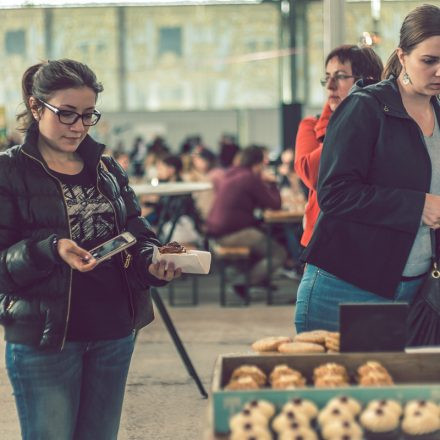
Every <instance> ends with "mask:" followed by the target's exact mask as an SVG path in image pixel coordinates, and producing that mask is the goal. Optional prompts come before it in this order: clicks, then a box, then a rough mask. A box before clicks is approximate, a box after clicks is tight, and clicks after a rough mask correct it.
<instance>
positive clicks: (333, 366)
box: [313, 362, 348, 380]
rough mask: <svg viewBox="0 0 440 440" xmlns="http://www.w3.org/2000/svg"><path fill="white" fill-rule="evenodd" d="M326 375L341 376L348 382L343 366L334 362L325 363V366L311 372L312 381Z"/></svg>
mask: <svg viewBox="0 0 440 440" xmlns="http://www.w3.org/2000/svg"><path fill="white" fill-rule="evenodd" d="M327 374H334V375H339V376H343V377H346V378H347V380H348V373H347V369H346V368H345V367H344V366H343V365H341V364H337V363H336V362H327V363H326V364H322V365H320V366H319V367H316V368H315V369H314V370H313V378H314V379H316V378H318V377H322V376H326V375H327Z"/></svg>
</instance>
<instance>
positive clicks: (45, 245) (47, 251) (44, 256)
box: [32, 234, 63, 268]
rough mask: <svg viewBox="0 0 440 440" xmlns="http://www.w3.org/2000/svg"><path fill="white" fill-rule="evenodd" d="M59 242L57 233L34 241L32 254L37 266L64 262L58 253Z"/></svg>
mask: <svg viewBox="0 0 440 440" xmlns="http://www.w3.org/2000/svg"><path fill="white" fill-rule="evenodd" d="M57 243H58V236H57V235H56V234H52V235H50V236H49V237H48V238H46V239H44V240H40V241H38V242H35V243H34V245H33V246H32V254H33V260H34V261H35V265H36V266H37V267H41V268H43V267H47V266H48V265H49V266H51V265H54V264H61V263H62V262H63V260H62V259H61V257H60V255H59V254H58V249H57Z"/></svg>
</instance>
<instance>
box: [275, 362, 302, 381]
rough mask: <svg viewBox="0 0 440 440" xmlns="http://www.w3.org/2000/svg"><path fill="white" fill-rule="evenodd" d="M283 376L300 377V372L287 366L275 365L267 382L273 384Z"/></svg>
mask: <svg viewBox="0 0 440 440" xmlns="http://www.w3.org/2000/svg"><path fill="white" fill-rule="evenodd" d="M284 375H297V376H298V377H302V374H301V372H299V371H298V370H294V369H293V368H290V367H289V366H288V365H287V364H279V365H276V366H275V367H274V368H273V370H272V371H271V372H270V374H269V382H273V381H274V380H276V379H277V378H278V377H280V376H284Z"/></svg>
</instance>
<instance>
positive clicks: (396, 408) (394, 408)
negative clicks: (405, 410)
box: [366, 399, 402, 417]
mask: <svg viewBox="0 0 440 440" xmlns="http://www.w3.org/2000/svg"><path fill="white" fill-rule="evenodd" d="M377 408H381V409H383V410H384V411H391V412H393V413H394V414H396V416H397V417H400V416H401V415H402V405H401V404H400V403H399V402H398V401H397V400H393V399H375V400H371V401H370V402H369V403H368V405H367V408H366V409H371V410H375V409H377Z"/></svg>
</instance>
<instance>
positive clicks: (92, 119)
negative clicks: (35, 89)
mask: <svg viewBox="0 0 440 440" xmlns="http://www.w3.org/2000/svg"><path fill="white" fill-rule="evenodd" d="M39 101H40V102H41V103H42V104H43V105H44V106H45V107H47V108H48V109H49V110H51V111H53V112H54V113H55V114H56V115H57V116H58V119H59V120H60V122H61V124H65V125H73V124H75V123H76V121H78V119H79V118H81V119H82V123H83V125H84V126H85V127H90V126H92V125H96V124H97V123H98V121H99V119H100V118H101V113H100V112H99V111H98V110H93V112H88V113H83V114H82V115H80V114H79V113H77V112H74V111H72V110H61V109H59V108H57V107H55V106H54V105H51V104H48V103H47V102H44V101H42V100H41V99H39Z"/></svg>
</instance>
